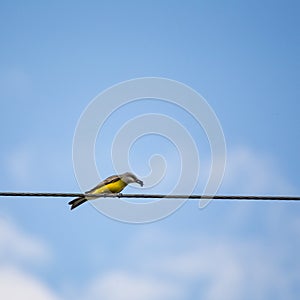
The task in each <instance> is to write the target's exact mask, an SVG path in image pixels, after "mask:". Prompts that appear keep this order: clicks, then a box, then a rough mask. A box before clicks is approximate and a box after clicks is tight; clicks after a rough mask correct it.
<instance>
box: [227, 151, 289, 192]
mask: <svg viewBox="0 0 300 300" xmlns="http://www.w3.org/2000/svg"><path fill="white" fill-rule="evenodd" d="M222 189H225V190H226V191H231V192H232V193H238V194H242V193H245V194H246V193H248V194H259V193H264V194H266V193H269V194H276V193H282V194H289V193H293V192H294V188H293V187H292V185H291V184H290V183H289V182H288V181H287V180H286V178H285V177H284V175H283V174H282V171H281V170H280V168H279V167H278V165H277V163H276V162H275V160H274V159H273V158H272V156H271V155H269V154H262V153H260V152H258V151H254V150H253V149H251V148H249V147H246V146H240V147H236V148H235V149H233V150H231V151H229V152H228V156H227V166H226V171H225V177H224V180H223V184H222Z"/></svg>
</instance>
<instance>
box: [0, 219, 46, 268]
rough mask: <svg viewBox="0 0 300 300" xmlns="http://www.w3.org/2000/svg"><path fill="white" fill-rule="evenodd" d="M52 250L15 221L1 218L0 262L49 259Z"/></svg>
mask: <svg viewBox="0 0 300 300" xmlns="http://www.w3.org/2000/svg"><path fill="white" fill-rule="evenodd" d="M49 257H50V251H49V249H48V248H47V246H46V245H45V244H44V243H43V242H41V241H40V240H38V239H37V238H35V237H33V236H31V235H29V234H27V233H25V232H23V231H22V230H21V229H20V228H18V227H17V226H16V225H15V224H14V223H13V221H11V220H8V219H5V218H0V262H1V261H5V262H6V263H7V262H8V261H10V262H15V261H18V262H21V261H29V262H31V263H32V262H34V263H36V262H41V261H45V260H48V259H49Z"/></svg>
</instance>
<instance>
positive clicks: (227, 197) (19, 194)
mask: <svg viewBox="0 0 300 300" xmlns="http://www.w3.org/2000/svg"><path fill="white" fill-rule="evenodd" d="M1 196H2V197H72V198H73V197H87V198H90V199H94V198H145V199H147V198H148V199H149V198H151V199H162V198H164V199H190V200H197V199H198V200H199V199H214V200H235V201H240V200H251V201H252V200H255V201H265V200H266V201H300V196H284V195H269V196H268V195H164V194H121V193H119V194H110V193H106V194H97V195H96V194H82V193H36V192H0V197H1Z"/></svg>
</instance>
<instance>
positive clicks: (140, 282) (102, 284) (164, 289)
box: [84, 270, 179, 300]
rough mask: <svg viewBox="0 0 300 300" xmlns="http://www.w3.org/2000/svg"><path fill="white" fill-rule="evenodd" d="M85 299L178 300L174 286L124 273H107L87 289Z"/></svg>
mask: <svg viewBox="0 0 300 300" xmlns="http://www.w3.org/2000/svg"><path fill="white" fill-rule="evenodd" d="M84 298H85V299H105V300H139V299H143V300H152V299H155V300H160V299H161V300H166V299H179V291H178V289H177V287H176V286H174V285H171V284H169V283H168V282H166V281H161V280H159V279H156V278H154V277H150V276H147V275H142V274H136V273H130V272H126V271H119V270H117V271H114V272H109V273H107V274H105V275H103V276H101V277H99V278H96V279H95V280H94V281H93V282H92V283H91V285H90V286H89V287H88V292H87V296H85V297H84Z"/></svg>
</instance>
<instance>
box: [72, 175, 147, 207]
mask: <svg viewBox="0 0 300 300" xmlns="http://www.w3.org/2000/svg"><path fill="white" fill-rule="evenodd" d="M130 183H138V184H140V185H141V186H143V181H141V180H139V179H138V178H137V177H136V176H135V175H134V174H132V173H130V172H126V173H124V174H120V175H113V176H109V177H107V178H106V179H105V180H103V181H101V182H100V183H99V184H98V185H97V186H95V187H94V188H92V189H91V190H89V191H87V192H86V193H87V194H104V193H114V194H115V193H120V192H121V191H122V190H123V189H124V188H125V187H126V186H127V185H128V184H130ZM92 199H95V198H91V199H89V198H87V197H84V196H83V197H78V198H75V199H73V200H72V201H70V202H69V205H71V209H74V208H75V207H77V206H79V205H81V204H82V203H84V202H86V201H88V200H92Z"/></svg>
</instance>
